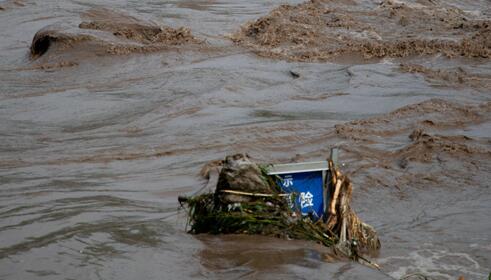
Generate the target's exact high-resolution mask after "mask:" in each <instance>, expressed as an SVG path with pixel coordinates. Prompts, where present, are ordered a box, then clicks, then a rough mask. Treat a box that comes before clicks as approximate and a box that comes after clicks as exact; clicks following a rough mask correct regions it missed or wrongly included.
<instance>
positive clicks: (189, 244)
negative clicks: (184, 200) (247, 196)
mask: <svg viewBox="0 0 491 280" xmlns="http://www.w3.org/2000/svg"><path fill="white" fill-rule="evenodd" d="M89 2H90V3H89ZM331 147H339V148H340V161H341V162H342V163H343V167H342V168H343V171H344V172H346V173H347V174H348V175H349V176H350V178H351V180H352V181H353V186H354V189H353V208H354V209H355V211H357V213H358V215H359V216H360V217H361V218H362V219H363V220H364V221H365V222H367V223H369V224H371V225H373V226H374V228H375V229H376V230H377V231H378V233H379V235H380V240H381V243H382V248H381V250H380V253H379V254H378V255H377V256H375V257H374V258H373V261H375V262H376V263H378V264H379V265H380V267H381V270H380V271H379V270H376V269H373V268H369V267H366V266H363V265H360V264H358V263H354V262H350V261H347V260H338V259H335V258H331V257H329V256H330V255H329V254H328V250H327V249H326V248H324V247H322V246H321V245H318V244H315V243H312V242H308V241H301V240H283V239H277V238H273V237H259V236H247V235H227V236H214V235H197V236H195V235H190V234H187V233H186V213H185V211H184V210H179V209H178V206H179V205H178V202H177V196H178V195H184V194H192V193H195V192H196V191H198V190H200V189H201V188H202V187H203V186H204V185H205V184H206V181H205V180H204V179H202V178H200V177H199V175H198V174H199V172H200V169H201V168H202V166H203V165H205V164H206V163H208V162H210V161H213V160H217V159H222V158H224V156H225V155H227V154H232V153H237V152H246V153H248V154H249V155H250V156H251V157H252V158H253V159H254V160H255V161H258V162H283V163H286V162H300V161H316V160H323V159H325V158H326V157H327V156H328V154H329V149H330V148H331ZM490 186H491V2H489V0H473V1H470V0H464V1H455V0H404V1H370V0H332V1H327V0H324V1H312V2H305V3H304V2H303V1H280V0H271V1H262V0H250V1H238V0H223V1H214V0H196V1H191V0H183V1H179V0H172V1H149V0H144V1H119V0H96V1H74V0H73V1H72V0H70V1H54V0H43V1H37V0H15V1H14V0H0V279H6V280H7V279H9V280H10V279H121V280H122V279H125V280H126V279H128V280H133V279H203V278H207V279H238V278H241V279H242V278H243V279H400V278H401V277H404V276H405V275H408V274H413V273H420V274H423V275H426V276H428V277H429V279H457V278H458V277H460V276H463V277H464V278H465V279H487V277H488V275H489V273H490V272H491V216H490V215H491V188H490ZM412 279H417V278H412Z"/></svg>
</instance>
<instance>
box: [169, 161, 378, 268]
mask: <svg viewBox="0 0 491 280" xmlns="http://www.w3.org/2000/svg"><path fill="white" fill-rule="evenodd" d="M332 154H333V155H336V153H332ZM214 164H216V162H215V163H214ZM215 166H216V165H215ZM218 166H221V168H220V172H219V176H218V181H217V185H216V188H215V190H214V191H213V192H211V193H204V194H201V195H195V196H192V197H179V202H180V203H181V204H186V205H188V206H189V224H190V226H191V229H190V231H189V232H190V233H213V234H219V233H224V234H227V233H244V234H261V235H270V236H276V237H284V238H293V239H306V240H314V241H317V242H319V243H321V244H323V245H325V246H334V245H335V246H334V247H335V249H336V251H340V252H342V253H343V254H344V255H347V256H350V257H352V258H353V259H355V260H360V259H361V260H366V259H364V258H363V256H362V254H363V252H367V251H368V252H373V251H377V250H378V249H379V248H380V242H379V239H378V236H377V232H376V231H375V230H374V229H373V227H371V226H370V225H368V224H366V223H364V222H362V221H361V220H360V219H359V217H358V216H357V215H356V213H355V212H354V211H353V210H352V209H351V206H350V203H351V194H352V190H353V188H352V184H351V181H350V179H349V178H348V177H347V176H345V175H343V174H342V173H341V172H340V170H339V168H337V166H336V165H335V157H333V156H331V159H330V160H328V161H322V162H309V163H296V164H276V165H261V164H256V163H254V162H253V161H252V160H251V159H250V158H249V157H248V156H247V155H245V154H236V155H232V156H227V157H226V158H225V159H224V160H223V161H220V162H219V165H218ZM288 197H290V198H293V200H292V199H287V198H288ZM321 217H322V219H320V218H321ZM338 249H339V250H338Z"/></svg>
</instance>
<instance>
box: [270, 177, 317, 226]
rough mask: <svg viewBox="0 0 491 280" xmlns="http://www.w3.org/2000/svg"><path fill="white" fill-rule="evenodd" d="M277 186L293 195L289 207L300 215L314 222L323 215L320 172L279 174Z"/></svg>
mask: <svg viewBox="0 0 491 280" xmlns="http://www.w3.org/2000/svg"><path fill="white" fill-rule="evenodd" d="M278 176H280V178H281V180H280V181H279V184H280V186H281V188H282V189H283V191H285V192H286V193H292V194H294V198H295V201H293V204H292V205H291V206H292V208H293V209H294V210H300V212H301V213H302V215H304V216H306V215H310V216H311V217H312V218H313V219H314V220H317V219H319V218H320V217H321V216H322V215H323V214H324V200H323V185H324V182H323V179H322V171H309V172H299V173H289V174H279V175H278Z"/></svg>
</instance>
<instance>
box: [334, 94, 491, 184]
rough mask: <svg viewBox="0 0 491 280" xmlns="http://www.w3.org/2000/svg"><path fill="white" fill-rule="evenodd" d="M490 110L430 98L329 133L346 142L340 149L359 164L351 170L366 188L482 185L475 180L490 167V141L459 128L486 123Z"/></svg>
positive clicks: (486, 105) (485, 106) (488, 105)
mask: <svg viewBox="0 0 491 280" xmlns="http://www.w3.org/2000/svg"><path fill="white" fill-rule="evenodd" d="M490 112H491V103H489V102H484V103H481V104H474V105H468V104H467V105H466V104H459V103H456V102H450V101H446V100H443V99H431V100H428V101H425V102H422V103H417V104H413V105H408V106H405V107H402V108H399V109H397V110H395V111H393V112H390V113H388V114H383V115H381V116H377V117H373V118H368V119H363V120H357V121H352V122H348V123H344V124H339V125H336V126H335V131H336V135H337V136H338V137H341V138H342V139H345V141H347V142H346V143H345V144H343V145H342V148H343V150H344V151H345V152H346V153H347V154H348V155H350V157H353V158H355V159H357V160H360V161H364V163H361V164H357V167H356V168H355V169H353V170H352V172H354V173H356V174H358V173H360V172H361V173H365V174H366V175H365V176H366V178H365V179H364V182H365V184H366V186H370V185H372V186H377V185H378V186H387V187H392V188H397V189H399V188H404V187H424V186H429V185H431V186H435V187H437V186H441V185H442V184H443V182H453V183H451V184H452V185H455V184H457V185H458V184H461V185H462V184H464V185H467V184H470V185H472V186H480V185H481V186H485V185H486V183H484V182H483V181H482V180H481V178H483V173H482V172H486V171H485V170H489V169H490V168H491V166H489V164H488V163H489V162H491V148H490V142H489V140H488V139H486V138H482V137H473V136H469V135H467V134H466V133H465V130H468V129H469V128H471V127H475V126H479V125H480V124H484V123H487V122H489V121H490V117H489V116H490ZM459 131H460V132H459ZM380 147H384V148H380ZM367 173H368V174H370V175H368V174H367ZM375 174H383V176H376V175H375ZM484 177H485V176H484ZM455 182H459V183H455Z"/></svg>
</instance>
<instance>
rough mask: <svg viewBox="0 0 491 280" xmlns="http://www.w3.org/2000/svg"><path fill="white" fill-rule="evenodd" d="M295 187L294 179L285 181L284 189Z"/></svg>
mask: <svg viewBox="0 0 491 280" xmlns="http://www.w3.org/2000/svg"><path fill="white" fill-rule="evenodd" d="M292 185H293V178H285V179H284V180H283V187H285V188H288V187H289V186H292Z"/></svg>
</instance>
